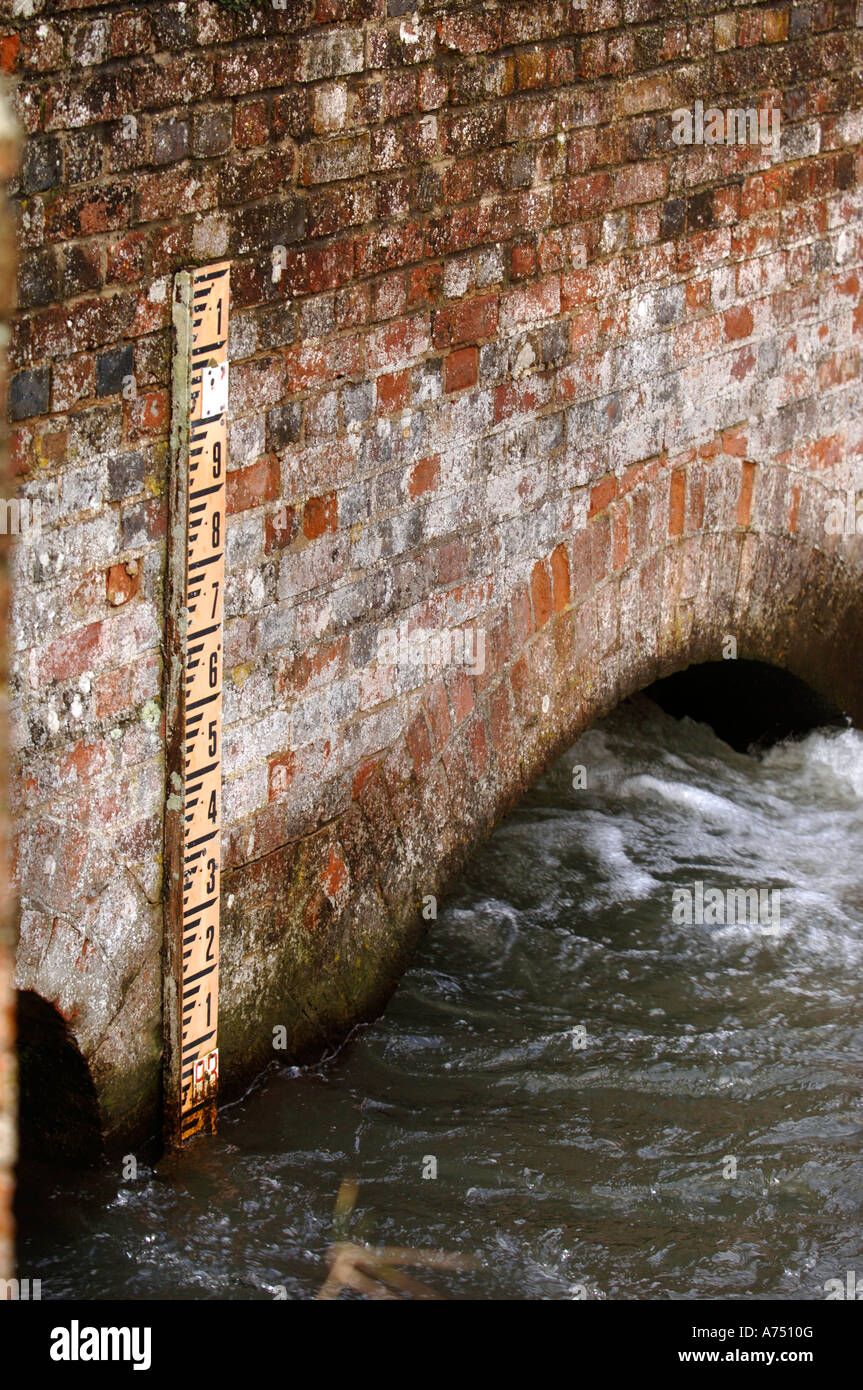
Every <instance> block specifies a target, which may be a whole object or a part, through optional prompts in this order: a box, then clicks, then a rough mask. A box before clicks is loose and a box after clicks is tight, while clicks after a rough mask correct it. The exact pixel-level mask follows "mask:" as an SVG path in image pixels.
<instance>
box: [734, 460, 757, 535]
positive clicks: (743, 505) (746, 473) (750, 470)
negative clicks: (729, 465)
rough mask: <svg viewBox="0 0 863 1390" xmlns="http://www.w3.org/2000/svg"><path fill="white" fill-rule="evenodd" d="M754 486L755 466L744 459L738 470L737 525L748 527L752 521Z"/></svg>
mask: <svg viewBox="0 0 863 1390" xmlns="http://www.w3.org/2000/svg"><path fill="white" fill-rule="evenodd" d="M754 484H755V464H754V463H752V462H751V461H750V460H749V459H744V461H743V463H742V464H741V469H740V494H739V496H738V498H737V525H738V526H748V525H749V522H750V521H751V519H752V489H753V487H754Z"/></svg>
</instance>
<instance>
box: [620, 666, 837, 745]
mask: <svg viewBox="0 0 863 1390" xmlns="http://www.w3.org/2000/svg"><path fill="white" fill-rule="evenodd" d="M641 693H642V694H643V695H644V696H646V697H647V698H648V699H650V700H653V701H654V702H655V703H656V704H657V705H659V707H660V708H661V709H663V710H664V711H665V713H666V714H670V715H673V716H674V717H675V718H676V719H682V718H684V717H687V716H688V717H689V718H690V719H695V720H698V721H699V722H700V723H703V724H709V725H710V727H711V728H712V729H713V731H714V733H715V734H716V735H717V736H718V737H719V738H721V739H723V740H724V742H725V743H728V744H730V745H731V747H732V748H734V749H736V750H737V752H739V753H745V752H747V750H749V749H750V748H764V747H769V746H770V745H771V744H773V743H779V742H781V740H783V739H786V738H796V737H800V736H802V735H803V734H807V733H809V732H810V730H812V729H816V728H820V727H824V726H832V727H837V728H845V727H846V726H847V725H848V723H849V721H848V719H847V718H846V717H845V716H844V715H843V714H842V712H841V710H839V709H838V708H837V707H836V706H835V705H834V704H833V703H832V702H831V701H830V700H828V699H827V698H826V697H825V696H823V695H821V694H819V692H818V691H816V690H814V689H813V688H812V686H811V685H809V684H808V683H807V682H806V681H804V680H802V679H801V678H800V677H799V676H794V675H792V674H791V672H790V671H786V670H783V669H782V668H781V667H779V666H773V665H770V664H769V663H768V662H765V661H751V660H744V659H742V658H741V659H739V660H737V659H735V660H728V661H706V662H702V663H699V664H697V665H693V666H687V667H685V668H684V669H683V670H682V671H678V672H676V673H675V674H674V675H670V676H665V677H663V678H661V679H660V680H657V681H654V682H653V684H651V685H648V686H647V687H645V689H644V690H643V691H642V692H641Z"/></svg>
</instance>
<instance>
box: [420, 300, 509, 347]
mask: <svg viewBox="0 0 863 1390" xmlns="http://www.w3.org/2000/svg"><path fill="white" fill-rule="evenodd" d="M497 322H498V300H497V295H495V294H486V295H480V296H478V297H477V298H476V299H466V300H463V301H462V302H461V303H459V304H455V305H453V307H452V308H450V309H439V310H438V312H437V313H436V314H435V316H434V345H435V347H436V348H443V347H453V346H454V345H455V344H457V343H478V342H480V341H481V340H482V339H483V338H491V337H492V336H493V335H494V334H495V333H496V332H497Z"/></svg>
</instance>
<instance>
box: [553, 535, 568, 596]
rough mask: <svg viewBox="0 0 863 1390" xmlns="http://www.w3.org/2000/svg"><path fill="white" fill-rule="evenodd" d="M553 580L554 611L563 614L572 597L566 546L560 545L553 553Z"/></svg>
mask: <svg viewBox="0 0 863 1390" xmlns="http://www.w3.org/2000/svg"><path fill="white" fill-rule="evenodd" d="M551 578H552V584H553V586H554V611H555V613H562V612H563V610H564V608H566V606H567V604H568V603H569V597H570V584H569V557H568V556H567V553H566V546H565V545H559V546H557V548H556V549H555V550H554V551H552V556H551Z"/></svg>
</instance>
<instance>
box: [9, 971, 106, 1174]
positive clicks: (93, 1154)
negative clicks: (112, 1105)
mask: <svg viewBox="0 0 863 1390" xmlns="http://www.w3.org/2000/svg"><path fill="white" fill-rule="evenodd" d="M17 1032H18V1049H17V1050H18V1108H19V1115H18V1129H19V1139H18V1164H19V1178H20V1176H21V1175H22V1174H23V1175H26V1174H27V1173H28V1172H31V1171H32V1170H33V1169H34V1167H38V1166H39V1165H42V1164H45V1163H50V1164H51V1165H55V1164H57V1163H63V1164H67V1165H84V1164H87V1163H92V1162H94V1161H95V1160H96V1159H97V1158H98V1157H99V1156H100V1154H101V1152H102V1131H101V1123H100V1116H99V1104H98V1100H97V1098H96V1088H95V1086H94V1084H93V1079H92V1077H91V1075H90V1070H89V1068H88V1066H87V1063H86V1062H85V1060H84V1058H83V1056H82V1055H81V1052H80V1050H79V1048H78V1045H77V1043H76V1042H75V1039H74V1038H73V1036H72V1033H71V1031H70V1029H69V1027H68V1025H67V1023H66V1022H65V1020H64V1019H63V1017H62V1015H61V1014H60V1013H59V1011H58V1010H57V1009H56V1008H55V1007H54V1005H53V1004H49V1003H48V1002H47V1001H46V1000H44V999H42V998H41V997H40V996H39V995H38V994H36V993H34V992H33V991H32V990H19V992H18V997H17Z"/></svg>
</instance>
